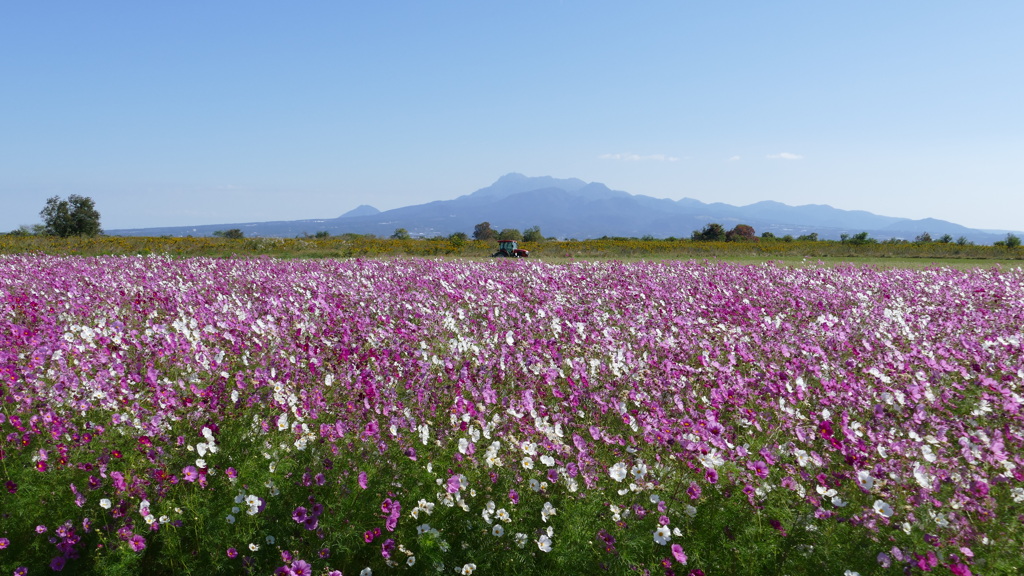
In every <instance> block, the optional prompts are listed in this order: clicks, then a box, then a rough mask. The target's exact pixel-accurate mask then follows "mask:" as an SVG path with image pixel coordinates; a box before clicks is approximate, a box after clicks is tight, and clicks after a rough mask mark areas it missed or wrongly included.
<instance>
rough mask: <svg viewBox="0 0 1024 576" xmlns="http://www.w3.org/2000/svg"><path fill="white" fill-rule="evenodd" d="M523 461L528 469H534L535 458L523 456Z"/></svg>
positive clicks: (524, 466)
mask: <svg viewBox="0 0 1024 576" xmlns="http://www.w3.org/2000/svg"><path fill="white" fill-rule="evenodd" d="M522 463H523V468H526V469H527V470H533V458H530V457H529V456H523V462H522Z"/></svg>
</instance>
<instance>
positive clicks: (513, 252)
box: [492, 240, 530, 258]
mask: <svg viewBox="0 0 1024 576" xmlns="http://www.w3.org/2000/svg"><path fill="white" fill-rule="evenodd" d="M492 256H495V257H503V258H528V257H529V256H530V251H529V250H523V249H522V248H520V247H519V243H518V242H516V241H515V240H498V251H497V252H495V253H494V254H492Z"/></svg>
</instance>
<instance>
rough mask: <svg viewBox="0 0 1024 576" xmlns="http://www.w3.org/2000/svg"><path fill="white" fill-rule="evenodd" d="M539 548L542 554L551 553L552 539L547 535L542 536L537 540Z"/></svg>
mask: <svg viewBox="0 0 1024 576" xmlns="http://www.w3.org/2000/svg"><path fill="white" fill-rule="evenodd" d="M536 542H537V548H540V551H541V552H551V538H549V537H548V536H547V535H546V534H541V535H540V538H537V540H536Z"/></svg>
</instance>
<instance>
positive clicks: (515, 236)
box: [498, 228, 523, 242]
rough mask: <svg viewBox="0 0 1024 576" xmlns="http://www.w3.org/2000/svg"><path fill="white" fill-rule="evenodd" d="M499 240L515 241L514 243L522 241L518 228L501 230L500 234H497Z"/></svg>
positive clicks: (521, 234)
mask: <svg viewBox="0 0 1024 576" xmlns="http://www.w3.org/2000/svg"><path fill="white" fill-rule="evenodd" d="M498 239H499V240H515V241H516V242H522V241H523V233H522V232H520V231H519V229H518V228H503V229H502V231H501V232H498Z"/></svg>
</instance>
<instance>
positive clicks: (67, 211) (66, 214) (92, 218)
mask: <svg viewBox="0 0 1024 576" xmlns="http://www.w3.org/2000/svg"><path fill="white" fill-rule="evenodd" d="M39 215H40V216H41V217H42V218H43V226H44V230H45V233H46V234H49V235H52V236H60V237H62V238H66V237H68V236H96V235H97V234H102V233H103V230H102V229H101V228H100V213H99V212H97V211H96V203H95V202H93V201H92V198H89V197H87V196H79V195H77V194H72V195H71V196H68V199H67V200H61V198H60V196H54V197H52V198H50V199H49V200H47V201H46V206H44V207H43V209H42V210H41V211H40V212H39Z"/></svg>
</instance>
